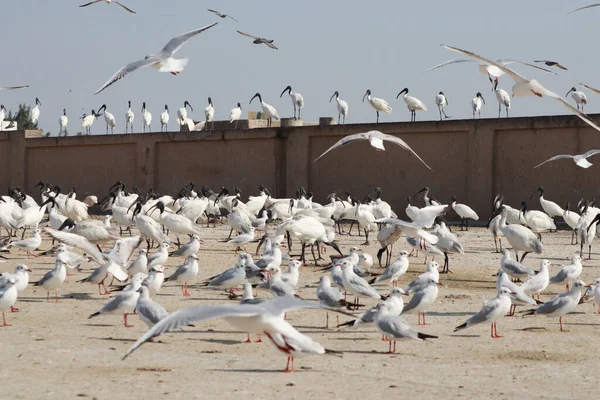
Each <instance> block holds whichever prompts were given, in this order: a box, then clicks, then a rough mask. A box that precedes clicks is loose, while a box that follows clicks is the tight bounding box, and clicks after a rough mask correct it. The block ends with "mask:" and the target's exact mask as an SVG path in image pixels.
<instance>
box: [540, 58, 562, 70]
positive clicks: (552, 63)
mask: <svg viewBox="0 0 600 400" xmlns="http://www.w3.org/2000/svg"><path fill="white" fill-rule="evenodd" d="M534 62H536V63H544V64H546V65H547V66H549V67H557V68H560V69H562V70H564V71H567V67H565V66H564V65H562V64H560V63H558V62H556V61H550V60H535V61H534Z"/></svg>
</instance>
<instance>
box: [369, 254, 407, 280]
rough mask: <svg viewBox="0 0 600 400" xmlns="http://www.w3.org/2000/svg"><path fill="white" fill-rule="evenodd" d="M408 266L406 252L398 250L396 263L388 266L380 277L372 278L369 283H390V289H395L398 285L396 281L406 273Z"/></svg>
mask: <svg viewBox="0 0 600 400" xmlns="http://www.w3.org/2000/svg"><path fill="white" fill-rule="evenodd" d="M408 265H409V261H408V252H407V251H405V250H400V252H399V253H398V258H397V259H396V261H394V262H393V263H391V264H390V265H388V266H387V267H386V268H385V270H384V271H383V272H382V273H381V275H379V276H377V277H375V278H373V279H372V280H371V281H370V282H369V283H370V284H376V283H379V282H386V281H391V282H392V287H395V286H396V285H397V284H398V279H400V277H402V275H404V274H405V273H406V271H408Z"/></svg>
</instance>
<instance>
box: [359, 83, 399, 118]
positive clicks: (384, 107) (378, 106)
mask: <svg viewBox="0 0 600 400" xmlns="http://www.w3.org/2000/svg"><path fill="white" fill-rule="evenodd" d="M365 97H366V98H367V101H368V102H369V104H370V105H371V107H373V108H374V109H375V112H376V113H377V121H376V123H379V112H380V111H381V112H384V113H386V114H391V113H392V107H390V106H389V105H388V102H387V101H385V100H384V99H380V98H377V97H371V89H367V91H366V92H365V95H364V96H363V99H362V101H363V102H364V101H365Z"/></svg>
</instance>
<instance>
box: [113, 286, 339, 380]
mask: <svg viewBox="0 0 600 400" xmlns="http://www.w3.org/2000/svg"><path fill="white" fill-rule="evenodd" d="M303 308H313V309H314V308H317V309H325V310H328V311H335V312H338V313H341V314H344V315H351V314H347V313H345V312H343V311H340V310H338V309H335V310H334V309H330V308H327V307H324V306H322V305H320V304H318V303H313V302H309V301H305V300H301V299H297V298H295V297H292V296H285V297H276V298H274V299H271V300H266V301H264V302H261V303H258V304H248V303H244V304H240V305H235V306H227V305H216V306H195V307H187V308H184V309H182V310H179V311H176V312H174V313H172V314H171V315H169V316H167V317H165V318H163V319H162V320H160V321H159V322H158V323H157V324H156V325H154V327H153V328H152V329H150V330H149V331H148V332H146V333H145V334H144V336H142V337H141V338H140V339H139V340H138V341H137V342H135V343H134V344H133V346H131V348H130V349H129V350H128V351H127V353H125V355H124V356H123V359H125V358H127V357H128V356H129V355H130V354H131V353H132V352H133V351H135V350H136V349H137V348H138V347H140V346H141V345H142V344H144V343H146V342H148V341H150V340H151V339H152V338H155V337H157V336H159V335H161V334H163V333H165V332H169V331H174V330H176V329H177V328H181V327H183V326H186V325H189V324H190V323H192V322H199V321H208V320H213V319H218V318H222V319H225V320H226V321H227V322H229V323H230V324H231V325H233V326H234V327H235V328H236V329H239V330H242V331H245V332H249V333H257V334H264V335H266V336H267V337H268V338H269V339H271V341H272V342H273V344H274V345H275V346H276V347H277V349H278V350H280V351H281V352H283V353H285V354H286V355H287V356H288V360H287V361H288V365H287V368H286V369H285V370H284V372H288V373H289V372H293V371H294V356H295V355H296V354H299V353H312V354H324V353H326V350H325V349H324V348H323V346H321V345H320V344H319V343H317V342H315V341H313V340H312V339H311V338H310V337H308V336H306V335H304V334H302V333H300V332H298V331H297V330H296V329H295V328H294V327H293V326H292V325H290V324H289V323H288V322H287V321H286V320H285V319H284V318H283V316H284V314H285V313H287V312H290V311H293V310H297V309H303ZM290 362H291V369H290V368H289V367H290Z"/></svg>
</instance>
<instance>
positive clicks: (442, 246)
mask: <svg viewBox="0 0 600 400" xmlns="http://www.w3.org/2000/svg"><path fill="white" fill-rule="evenodd" d="M433 234H434V235H436V236H437V237H438V242H437V243H436V245H435V246H436V247H437V248H438V249H439V250H441V251H442V252H443V253H444V268H443V270H442V271H443V272H444V273H449V272H450V259H449V257H448V253H458V254H464V250H463V247H462V244H461V243H460V242H459V240H458V237H457V236H456V235H455V234H454V233H452V232H451V231H450V229H448V227H447V226H446V223H445V222H444V221H442V220H439V219H437V220H436V225H435V229H434V230H433Z"/></svg>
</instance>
